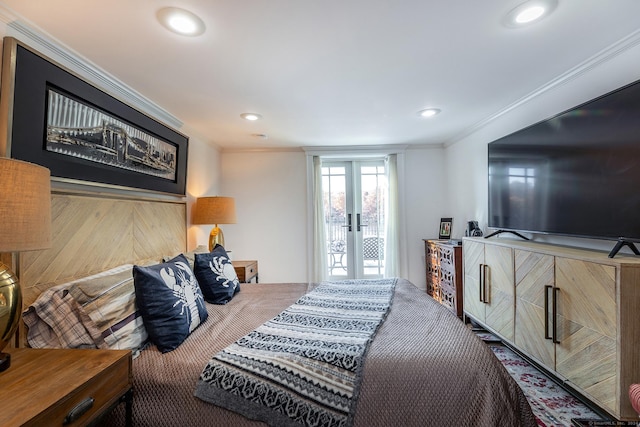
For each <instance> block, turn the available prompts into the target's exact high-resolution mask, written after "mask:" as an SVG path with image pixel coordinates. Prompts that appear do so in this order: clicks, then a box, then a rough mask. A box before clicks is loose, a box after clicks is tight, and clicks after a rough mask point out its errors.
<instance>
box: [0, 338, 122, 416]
mask: <svg viewBox="0 0 640 427" xmlns="http://www.w3.org/2000/svg"><path fill="white" fill-rule="evenodd" d="M7 352H8V353H9V354H11V366H10V367H9V369H7V370H6V371H4V372H2V373H0V385H1V386H0V402H2V408H3V409H2V410H1V411H0V425H2V426H23V425H24V426H40V425H59V426H61V425H70V426H85V425H87V424H89V423H91V422H93V421H96V420H98V419H99V418H100V417H101V416H102V415H104V414H105V413H107V412H108V411H109V410H111V409H113V408H114V407H115V406H116V405H117V404H118V403H120V402H126V405H127V408H126V418H127V419H126V424H127V426H131V424H132V412H131V411H132V398H133V385H132V384H133V382H132V374H131V351H129V350H89V349H34V348H19V349H9V350H8V351H7Z"/></svg>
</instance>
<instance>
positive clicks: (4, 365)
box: [0, 353, 11, 372]
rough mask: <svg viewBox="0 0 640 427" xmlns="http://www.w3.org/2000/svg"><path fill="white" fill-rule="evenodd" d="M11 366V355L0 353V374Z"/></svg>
mask: <svg viewBox="0 0 640 427" xmlns="http://www.w3.org/2000/svg"><path fill="white" fill-rule="evenodd" d="M9 366H11V355H10V354H9V353H0V372H3V371H6V370H7V369H9Z"/></svg>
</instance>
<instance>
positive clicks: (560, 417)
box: [474, 330, 615, 427]
mask: <svg viewBox="0 0 640 427" xmlns="http://www.w3.org/2000/svg"><path fill="white" fill-rule="evenodd" d="M474 332H475V333H476V335H478V337H479V338H480V339H482V340H483V341H484V342H485V343H486V344H487V345H488V346H489V348H491V350H492V351H493V353H494V354H495V355H496V357H497V358H498V360H500V362H502V364H503V365H504V367H505V368H506V369H507V371H508V372H509V374H511V376H512V377H513V378H514V379H515V380H516V382H517V383H518V385H520V388H522V391H523V392H524V394H525V396H526V397H527V400H528V401H529V404H530V405H531V409H532V410H533V414H534V415H535V416H536V420H537V422H538V426H540V427H565V426H568V427H569V426H574V425H575V424H572V421H571V420H572V419H591V420H603V418H602V417H601V416H599V415H598V414H597V413H596V412H594V411H593V410H591V409H590V408H589V407H588V406H587V405H585V404H584V403H582V401H580V400H579V399H577V398H576V397H574V396H573V395H572V394H571V393H569V392H568V391H567V390H565V389H564V388H563V387H561V386H560V385H559V384H558V383H556V382H555V381H553V380H552V379H551V378H550V377H549V376H547V375H546V374H544V373H542V372H541V371H540V370H538V369H537V368H536V367H535V366H533V365H532V364H530V363H529V362H527V361H526V360H525V359H523V358H522V357H520V356H519V355H518V354H517V353H515V352H514V351H512V350H511V349H509V348H508V347H506V346H504V345H502V343H501V342H500V340H499V339H498V338H497V337H495V336H494V335H492V334H490V333H488V332H485V331H481V330H477V331H474ZM603 421H604V420H603ZM612 425H615V424H612Z"/></svg>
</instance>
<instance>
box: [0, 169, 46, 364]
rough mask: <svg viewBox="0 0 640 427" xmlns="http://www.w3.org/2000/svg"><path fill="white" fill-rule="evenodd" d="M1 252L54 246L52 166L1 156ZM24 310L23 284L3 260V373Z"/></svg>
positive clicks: (0, 358)
mask: <svg viewBox="0 0 640 427" xmlns="http://www.w3.org/2000/svg"><path fill="white" fill-rule="evenodd" d="M0 191H1V193H0V252H21V251H31V250H35V249H45V248H48V247H50V246H51V180H50V172H49V169H47V168H43V167H42V166H38V165H34V164H32V163H27V162H23V161H20V160H15V159H9V158H6V157H0ZM21 311H22V292H21V290H20V283H19V282H18V278H17V277H16V276H15V274H14V273H13V271H11V269H10V268H9V267H8V266H6V265H5V264H3V263H2V262H0V372H2V371H5V370H7V369H9V366H11V355H10V354H7V353H2V350H3V349H4V347H5V346H6V345H7V344H8V343H9V342H10V341H11V339H12V337H13V334H14V333H15V331H16V328H17V327H18V322H19V319H20V312H21Z"/></svg>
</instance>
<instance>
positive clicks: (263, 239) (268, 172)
mask: <svg viewBox="0 0 640 427" xmlns="http://www.w3.org/2000/svg"><path fill="white" fill-rule="evenodd" d="M221 173H222V177H223V178H222V187H221V193H220V194H219V195H221V196H229V197H235V199H236V215H237V219H238V223H237V224H229V225H221V226H220V227H221V228H222V229H223V231H224V238H225V245H226V247H227V249H229V250H231V251H232V258H233V259H235V260H257V261H258V271H259V276H260V282H265V283H269V282H271V283H273V282H283V283H289V282H305V281H306V277H307V228H306V218H307V206H306V205H307V195H306V188H307V187H306V185H307V184H306V177H307V175H306V157H305V153H304V152H303V151H301V150H300V151H261V152H256V151H251V152H241V153H224V152H223V153H222V154H221Z"/></svg>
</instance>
